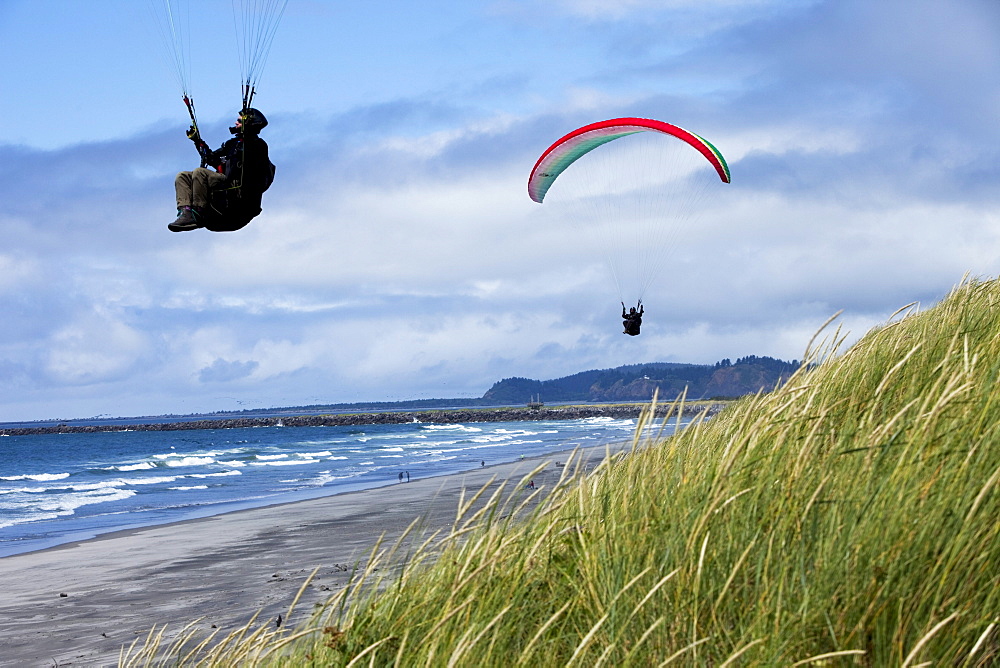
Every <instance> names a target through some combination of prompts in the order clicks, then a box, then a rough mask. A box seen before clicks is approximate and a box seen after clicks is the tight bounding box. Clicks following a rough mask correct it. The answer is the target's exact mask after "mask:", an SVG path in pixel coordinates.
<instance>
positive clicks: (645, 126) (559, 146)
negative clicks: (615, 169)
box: [528, 118, 729, 203]
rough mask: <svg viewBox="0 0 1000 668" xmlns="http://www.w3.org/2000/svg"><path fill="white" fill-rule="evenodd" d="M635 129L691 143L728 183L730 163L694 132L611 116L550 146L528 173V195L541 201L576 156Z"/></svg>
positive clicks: (574, 131) (650, 121)
mask: <svg viewBox="0 0 1000 668" xmlns="http://www.w3.org/2000/svg"><path fill="white" fill-rule="evenodd" d="M637 132H661V133H663V134H666V135H670V136H672V137H676V138H677V139H680V140H681V141H683V142H686V143H688V144H690V145H691V146H692V147H694V148H695V149H697V150H698V151H699V152H700V153H701V154H702V155H704V156H705V158H707V159H708V161H709V162H710V163H711V164H712V166H713V167H715V171H716V172H718V173H719V178H721V179H722V182H723V183H729V166H728V165H727V164H726V159H725V158H723V157H722V153H720V152H719V150H718V149H717V148H715V147H714V146H712V144H711V143H709V142H708V141H706V140H705V139H703V138H701V137H699V136H698V135H696V134H694V133H693V132H688V131H687V130H684V129H683V128H679V127H677V126H676V125H671V124H670V123H664V122H663V121H655V120H652V119H649V118H612V119H611V120H607V121H599V122H597V123H591V124H590V125H585V126H583V127H582V128H577V129H576V130H573V131H572V132H570V133H569V134H567V135H565V136H564V137H562V138H561V139H559V140H557V141H556V142H555V143H554V144H552V146H549V148H548V149H546V151H545V152H544V153H542V156H541V157H540V158H538V162H536V163H535V166H534V168H533V169H532V170H531V176H530V177H528V195H529V196H530V197H531V199H533V200H534V201H536V202H539V203H541V201H542V200H543V199H545V193H546V192H548V190H549V187H550V186H551V185H552V183H553V182H554V181H555V180H556V178H558V177H559V175H560V174H562V173H563V172H564V171H565V170H566V168H567V167H569V166H570V165H572V164H573V163H574V162H576V160H577V159H579V158H580V157H582V156H584V155H586V154H587V153H589V152H590V151H593V150H594V149H595V148H597V147H598V146H601V145H602V144H607V143H608V142H610V141H614V140H615V139H618V138H620V137H626V136H628V135H632V134H635V133H637Z"/></svg>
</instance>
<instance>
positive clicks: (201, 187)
mask: <svg viewBox="0 0 1000 668" xmlns="http://www.w3.org/2000/svg"><path fill="white" fill-rule="evenodd" d="M266 126H267V119H266V118H264V114H262V113H260V112H259V111H257V110H256V109H252V108H246V109H243V110H242V111H241V112H240V113H239V117H238V118H237V119H236V125H234V126H233V127H231V128H229V131H230V132H231V133H233V134H234V135H235V136H234V137H233V138H232V139H229V140H227V141H226V142H225V143H224V144H223V145H222V146H221V147H219V149H218V150H217V151H213V150H211V149H210V148H209V147H208V144H206V143H205V142H204V140H202V138H201V134H200V133H199V132H198V128H197V126H195V125H192V126H191V128H190V129H189V130H188V131H187V136H188V139H190V140H191V141H193V142H194V145H195V147H196V148H197V149H198V154H199V155H200V156H201V167H198V168H197V169H194V170H192V171H190V172H180V173H179V174H177V178H176V179H175V180H174V188H175V190H176V191H177V220H175V221H174V222H172V223H170V224H169V225H167V228H168V229H169V230H170V231H171V232H186V231H188V230H196V229H198V228H199V227H204V228H205V229H207V230H211V231H212V232H232V231H235V230H239V229H241V228H243V227H245V226H246V224H247V223H249V222H250V221H251V220H253V219H254V218H255V217H256V216H257V215H258V214H259V213H260V212H261V208H260V204H261V197H262V196H263V194H264V191H266V190H267V189H268V188H270V187H271V182H272V181H274V165H272V164H271V160H270V159H269V158H268V155H267V144H266V143H265V142H264V140H263V139H261V138H260V137H259V136H258V135H259V133H260V131H261V130H263V129H264V128H265V127H266ZM207 167H212V168H213V169H206V168H207Z"/></svg>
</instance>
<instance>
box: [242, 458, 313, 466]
mask: <svg viewBox="0 0 1000 668" xmlns="http://www.w3.org/2000/svg"><path fill="white" fill-rule="evenodd" d="M319 461H320V460H318V459H278V460H272V461H264V462H250V463H251V465H252V466H302V465H303V464H318V463H319Z"/></svg>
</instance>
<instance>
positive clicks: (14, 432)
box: [0, 403, 725, 436]
mask: <svg viewBox="0 0 1000 668" xmlns="http://www.w3.org/2000/svg"><path fill="white" fill-rule="evenodd" d="M724 406H725V404H723V403H713V404H707V405H706V404H697V405H693V406H689V407H688V409H687V410H686V413H688V414H690V415H700V414H702V413H705V414H707V415H714V414H715V413H717V412H719V410H721V409H722V408H723V407H724ZM646 408H648V404H615V405H607V406H603V405H598V406H557V407H552V408H468V409H449V410H425V411H400V412H384V413H335V414H329V415H284V416H281V417H237V418H215V419H212V418H208V419H202V420H192V421H190V422H157V423H151V424H129V425H123V424H115V425H74V424H57V425H46V426H44V427H41V426H39V427H12V428H7V429H0V436H24V435H29V434H86V433H97V432H109V431H178V430H184V429H238V428H245V427H278V426H282V427H330V426H363V425H370V424H405V423H413V422H423V423H433V424H458V423H466V422H520V421H527V420H579V419H582V418H591V417H611V418H621V419H626V418H636V417H638V416H639V414H640V413H641V412H642V411H643V410H645V409H646ZM670 410H671V407H670V406H666V405H661V406H657V408H656V415H657V416H658V417H666V416H667V414H668V413H669V412H670Z"/></svg>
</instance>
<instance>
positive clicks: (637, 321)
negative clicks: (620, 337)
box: [622, 299, 644, 336]
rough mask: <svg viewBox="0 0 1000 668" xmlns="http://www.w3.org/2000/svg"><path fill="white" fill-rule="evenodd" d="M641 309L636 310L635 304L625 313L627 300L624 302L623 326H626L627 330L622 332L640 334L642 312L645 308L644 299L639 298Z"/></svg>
mask: <svg viewBox="0 0 1000 668" xmlns="http://www.w3.org/2000/svg"><path fill="white" fill-rule="evenodd" d="M638 306H639V310H638V311H636V310H635V306H633V307H632V308H630V309H629V310H628V313H625V302H622V318H623V322H622V326H623V327H625V331H623V332H622V334H628V335H629V336H639V328H640V327H641V326H642V314H643V311H644V309H643V308H642V300H641V299H640V300H639V304H638Z"/></svg>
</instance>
